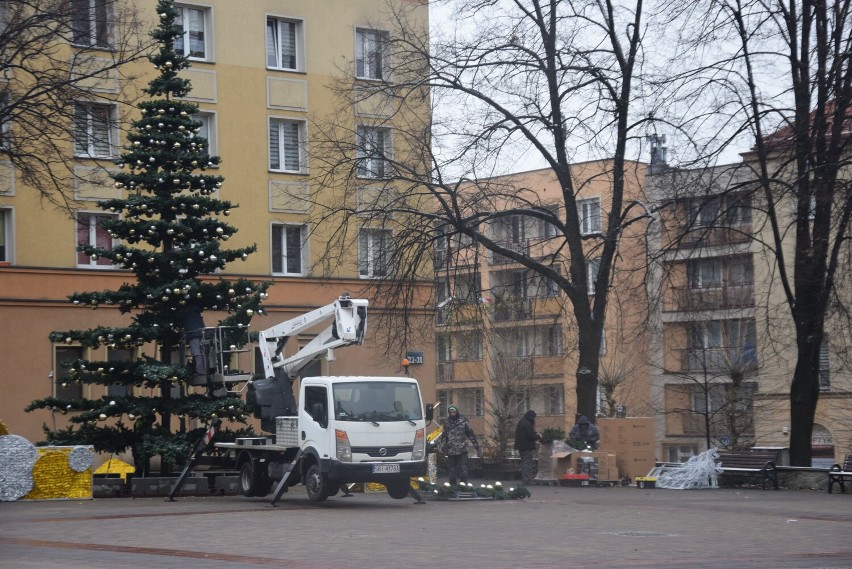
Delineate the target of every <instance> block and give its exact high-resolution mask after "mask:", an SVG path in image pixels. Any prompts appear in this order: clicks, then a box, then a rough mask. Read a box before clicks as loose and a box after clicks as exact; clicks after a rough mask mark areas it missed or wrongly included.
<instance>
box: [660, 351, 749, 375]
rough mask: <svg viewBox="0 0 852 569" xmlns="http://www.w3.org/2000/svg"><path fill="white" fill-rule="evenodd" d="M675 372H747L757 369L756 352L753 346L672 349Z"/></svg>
mask: <svg viewBox="0 0 852 569" xmlns="http://www.w3.org/2000/svg"><path fill="white" fill-rule="evenodd" d="M673 352H675V353H674V355H675V356H676V357H675V358H674V362H671V361H670V363H674V364H675V366H674V367H675V369H670V370H669V371H670V372H675V373H703V372H705V371H707V372H712V373H714V374H718V373H723V374H730V373H734V372H740V373H742V372H749V371H754V370H755V369H757V353H756V351H755V349H754V348H753V347H738V348H730V347H729V348H722V347H719V348H689V349H686V350H673Z"/></svg>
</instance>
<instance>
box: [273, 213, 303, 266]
mask: <svg viewBox="0 0 852 569" xmlns="http://www.w3.org/2000/svg"><path fill="white" fill-rule="evenodd" d="M305 234H306V231H305V226H304V225H273V226H272V272H273V274H282V275H302V274H303V259H304V249H305Z"/></svg>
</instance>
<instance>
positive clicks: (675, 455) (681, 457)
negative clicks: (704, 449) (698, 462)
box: [663, 444, 698, 462]
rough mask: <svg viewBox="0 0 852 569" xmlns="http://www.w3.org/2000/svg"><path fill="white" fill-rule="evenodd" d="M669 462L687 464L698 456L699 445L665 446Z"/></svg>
mask: <svg viewBox="0 0 852 569" xmlns="http://www.w3.org/2000/svg"><path fill="white" fill-rule="evenodd" d="M663 448H665V455H666V456H667V457H668V458H667V460H668V461H669V462H686V461H687V460H689V459H690V458H692V457H693V456H696V455H697V454H698V445H689V444H686V445H663Z"/></svg>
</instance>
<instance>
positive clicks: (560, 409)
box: [544, 384, 565, 415]
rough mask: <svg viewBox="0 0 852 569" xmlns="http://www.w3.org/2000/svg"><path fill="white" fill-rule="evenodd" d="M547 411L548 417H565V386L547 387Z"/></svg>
mask: <svg viewBox="0 0 852 569" xmlns="http://www.w3.org/2000/svg"><path fill="white" fill-rule="evenodd" d="M544 390H545V409H546V413H547V414H548V415H564V414H565V386H564V385H559V384H557V385H546V386H545V388H544Z"/></svg>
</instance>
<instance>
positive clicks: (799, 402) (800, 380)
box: [790, 334, 822, 466]
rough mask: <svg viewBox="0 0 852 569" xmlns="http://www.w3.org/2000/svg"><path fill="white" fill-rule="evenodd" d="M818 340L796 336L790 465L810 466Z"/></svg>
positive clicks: (791, 390)
mask: <svg viewBox="0 0 852 569" xmlns="http://www.w3.org/2000/svg"><path fill="white" fill-rule="evenodd" d="M821 343H822V342H821V341H820V342H815V341H813V339H811V341H807V337H805V339H804V340H803V339H802V336H801V334H799V335H798V337H797V344H798V361H797V362H796V369H795V371H794V372H793V383H792V385H791V386H790V465H791V466H811V458H812V456H811V454H812V451H811V439H812V436H813V428H814V417H815V416H816V406H817V401H818V400H819V352H820V346H821Z"/></svg>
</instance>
